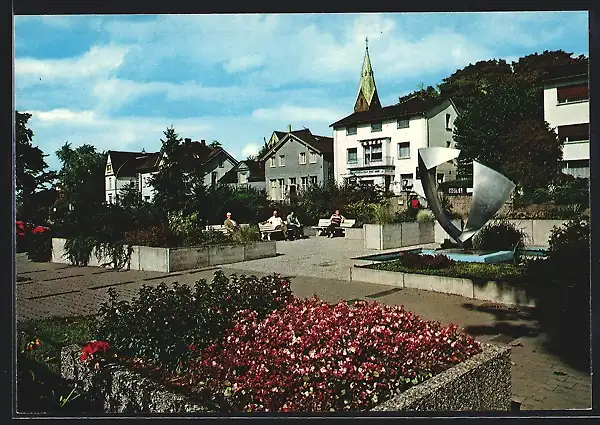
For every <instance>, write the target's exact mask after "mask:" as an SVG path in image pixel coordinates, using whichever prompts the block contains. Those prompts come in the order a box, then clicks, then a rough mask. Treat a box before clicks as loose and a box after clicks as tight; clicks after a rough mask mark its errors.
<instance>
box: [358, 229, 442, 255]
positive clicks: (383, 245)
mask: <svg viewBox="0 0 600 425" xmlns="http://www.w3.org/2000/svg"><path fill="white" fill-rule="evenodd" d="M363 230H364V247H365V248H366V249H390V248H402V247H405V246H411V245H421V244H427V243H433V242H434V241H435V232H434V223H433V222H430V223H389V224H365V225H364V227H363Z"/></svg>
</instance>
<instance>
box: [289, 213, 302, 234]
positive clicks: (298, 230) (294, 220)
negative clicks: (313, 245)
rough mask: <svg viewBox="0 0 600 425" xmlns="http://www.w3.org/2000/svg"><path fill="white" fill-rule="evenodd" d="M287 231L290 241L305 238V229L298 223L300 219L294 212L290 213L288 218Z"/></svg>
mask: <svg viewBox="0 0 600 425" xmlns="http://www.w3.org/2000/svg"><path fill="white" fill-rule="evenodd" d="M287 231H288V232H287V233H288V238H289V239H290V240H292V239H299V238H302V237H303V236H304V229H303V228H302V225H301V224H300V222H299V221H298V217H296V215H295V214H294V211H290V213H289V214H288V216H287Z"/></svg>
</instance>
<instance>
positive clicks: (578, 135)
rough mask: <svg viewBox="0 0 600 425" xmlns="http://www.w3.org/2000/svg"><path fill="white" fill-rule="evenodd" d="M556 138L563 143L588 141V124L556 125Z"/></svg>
mask: <svg viewBox="0 0 600 425" xmlns="http://www.w3.org/2000/svg"><path fill="white" fill-rule="evenodd" d="M558 138H559V139H560V140H562V141H563V142H564V143H577V142H583V141H588V140H590V125H589V124H573V125H561V126H559V127H558Z"/></svg>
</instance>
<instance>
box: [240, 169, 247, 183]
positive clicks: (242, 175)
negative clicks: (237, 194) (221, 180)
mask: <svg viewBox="0 0 600 425" xmlns="http://www.w3.org/2000/svg"><path fill="white" fill-rule="evenodd" d="M239 182H240V184H246V183H248V172H246V171H244V172H243V173H240V178H239Z"/></svg>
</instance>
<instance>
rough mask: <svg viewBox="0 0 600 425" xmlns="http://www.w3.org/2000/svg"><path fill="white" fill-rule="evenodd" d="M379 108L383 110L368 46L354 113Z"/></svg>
mask: <svg viewBox="0 0 600 425" xmlns="http://www.w3.org/2000/svg"><path fill="white" fill-rule="evenodd" d="M378 108H381V103H380V102H379V96H378V95H377V87H376V86H375V76H374V75H373V67H372V66H371V58H370V57H369V45H368V44H367V47H366V49H365V58H364V61H363V67H362V71H361V74H360V82H359V84H358V93H357V96H356V103H355V104H354V112H358V111H368V110H371V109H378Z"/></svg>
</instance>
